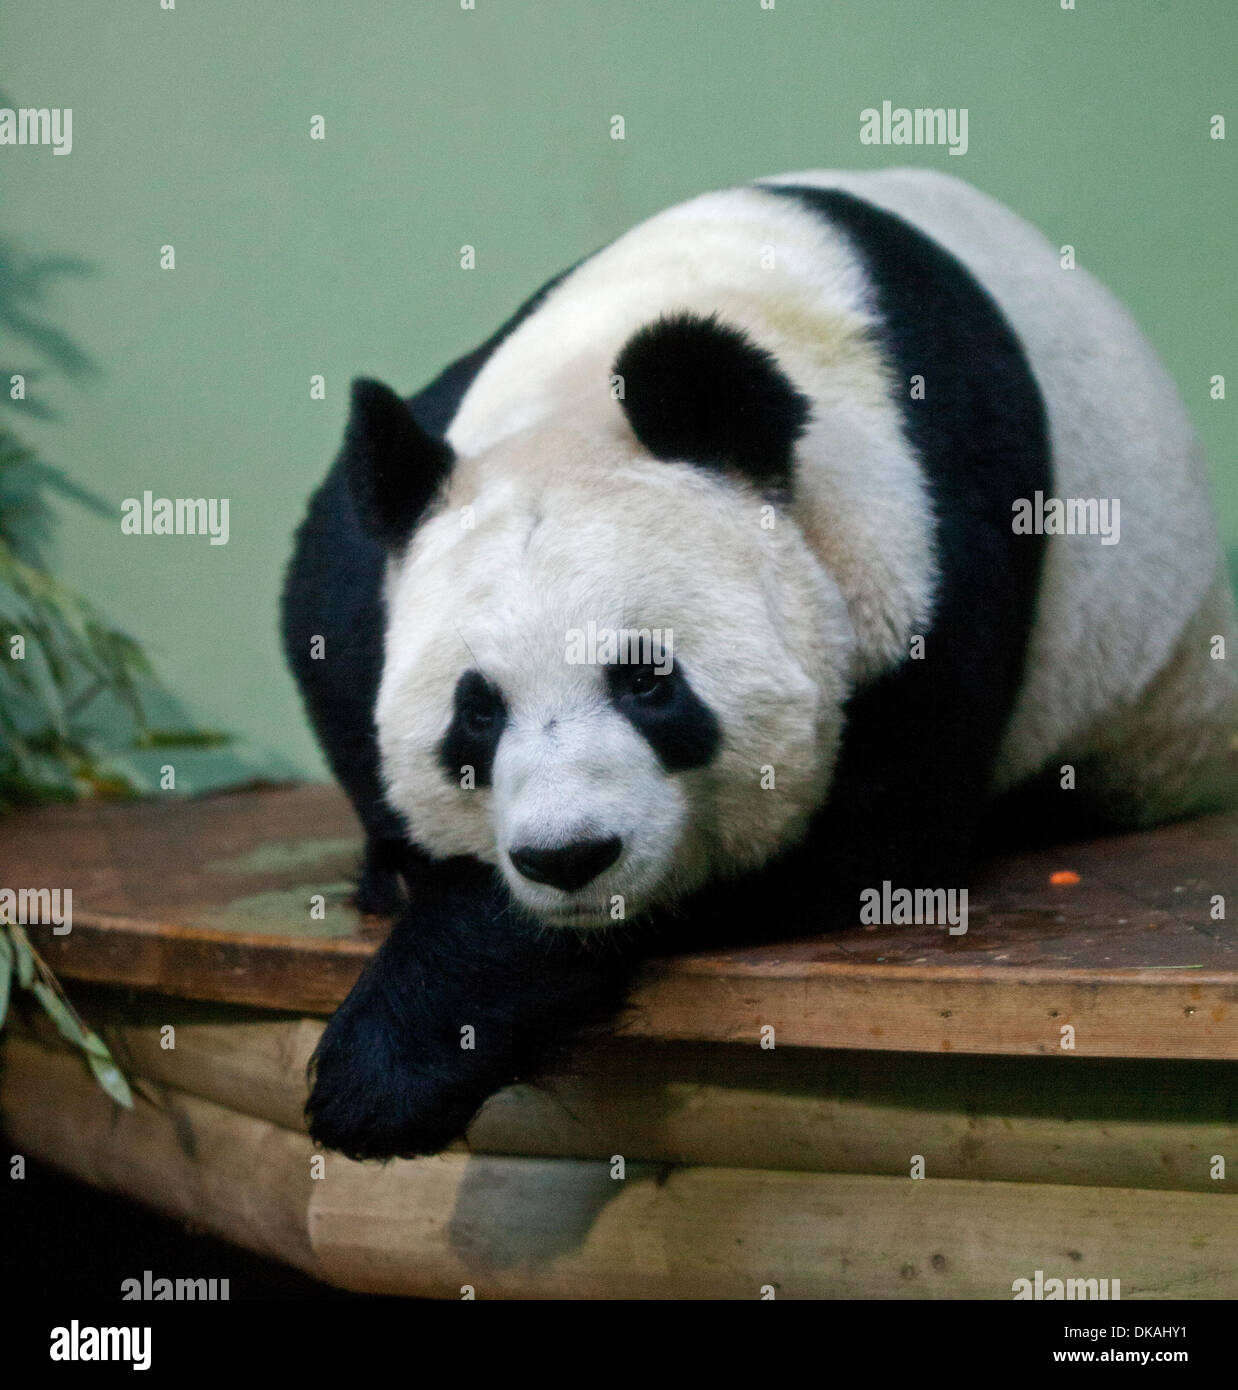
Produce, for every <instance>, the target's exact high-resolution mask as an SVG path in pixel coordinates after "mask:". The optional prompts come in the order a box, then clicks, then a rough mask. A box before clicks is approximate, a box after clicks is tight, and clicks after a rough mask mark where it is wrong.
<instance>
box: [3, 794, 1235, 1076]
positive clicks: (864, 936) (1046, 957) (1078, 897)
mask: <svg viewBox="0 0 1238 1390" xmlns="http://www.w3.org/2000/svg"><path fill="white" fill-rule="evenodd" d="M350 826H351V820H350V812H349V811H348V809H347V806H346V804H345V803H344V801H343V798H342V797H341V796H340V795H339V794H338V793H337V792H335V791H334V790H333V789H331V788H323V787H297V788H292V789H281V790H267V791H261V792H250V793H243V794H236V795H231V796H225V797H216V798H207V799H204V800H200V801H188V802H179V803H149V802H148V803H139V804H137V805H127V806H116V805H89V804H84V805H79V806H73V807H68V808H56V809H54V810H48V811H42V812H36V813H34V814H32V815H30V816H22V817H16V818H12V819H10V820H9V821H7V822H5V823H3V824H0V862H4V863H5V864H6V878H7V881H8V882H9V883H12V884H16V885H29V886H51V885H60V886H72V887H73V889H74V925H73V931H72V933H71V934H70V935H68V936H61V937H57V936H54V935H53V934H52V933H51V930H50V928H49V927H36V928H34V933H35V935H36V937H37V938H38V942H39V945H40V948H41V949H42V950H44V952H45V953H46V955H47V957H48V959H49V961H50V962H51V964H52V965H53V967H54V968H55V969H56V970H57V971H58V972H59V973H60V974H62V975H63V976H64V977H66V978H76V979H82V980H91V981H99V982H105V983H113V984H124V985H129V986H132V987H135V988H140V989H149V990H156V991H160V992H162V993H166V994H173V995H180V996H186V997H190V998H199V999H213V1000H221V1001H225V1002H231V1003H243V1004H261V1005H264V1006H267V1007H273V1008H285V1009H290V1010H294V1011H296V1012H324V1013H325V1012H328V1011H329V1010H330V1009H331V1008H333V1007H334V1006H335V1004H337V1003H338V1002H339V1000H340V999H341V998H342V997H343V995H344V994H345V993H346V992H347V989H348V988H349V986H350V984H351V982H352V981H353V979H355V977H356V974H357V972H358V971H359V970H360V968H361V966H362V964H363V963H364V961H365V959H366V958H367V957H368V956H369V954H370V953H371V952H372V951H373V949H374V947H375V945H376V944H377V941H378V940H379V939H381V933H382V929H383V927H382V924H381V923H379V922H377V921H374V920H372V919H371V920H365V919H357V918H356V917H355V916H354V915H353V914H351V912H350V910H349V909H348V907H347V905H346V903H345V901H344V898H343V893H342V888H341V884H342V883H343V882H344V880H343V879H341V878H340V877H339V876H340V875H342V874H345V873H346V870H347V869H348V867H349V865H350V864H351V862H352V858H353V854H352V850H351V847H350V846H351V841H350V839H349V835H350V833H351V832H350ZM1236 849H1238V813H1231V814H1229V815H1225V816H1219V817H1212V818H1209V819H1206V820H1200V821H1195V822H1187V823H1184V824H1182V825H1176V826H1169V827H1165V828H1162V829H1160V830H1158V831H1155V832H1149V833H1147V834H1143V835H1130V836H1121V837H1113V838H1110V839H1105V840H1098V841H1093V842H1090V843H1088V844H1086V845H1076V846H1071V847H1070V848H1069V849H1062V850H1056V851H1052V852H1046V853H1039V854H1027V855H1021V856H1018V857H1016V858H1012V859H1009V860H1006V861H1004V862H1002V863H1001V864H997V865H994V866H992V867H991V868H990V869H989V870H987V871H986V872H985V873H984V874H983V875H981V876H980V877H979V878H978V880H977V882H976V885H975V887H974V889H973V891H972V895H971V903H970V921H969V930H968V932H967V934H966V935H964V936H960V937H954V938H952V937H949V936H947V935H946V934H945V933H944V932H942V931H941V930H940V929H935V928H926V927H882V928H877V929H875V930H866V929H864V928H861V927H857V928H854V929H851V930H845V931H840V932H836V933H833V934H830V935H828V936H822V937H816V938H810V939H807V940H799V941H794V942H789V943H784V944H781V945H773V946H765V947H761V948H759V949H754V950H747V951H736V952H723V953H711V954H706V955H700V956H695V957H682V958H677V959H674V960H669V961H664V962H658V963H655V964H654V965H653V966H651V967H650V970H649V971H648V974H647V979H646V981H645V983H644V984H643V986H642V987H641V988H640V989H639V991H638V993H637V996H636V1002H637V1004H638V1006H639V1007H638V1009H637V1011H636V1013H635V1015H634V1018H633V1022H632V1025H631V1028H632V1031H633V1032H634V1033H637V1034H640V1035H642V1036H652V1037H669V1038H690V1039H696V1040H709V1041H720V1040H723V1041H724V1040H735V1039H740V1040H754V1039H756V1038H757V1037H758V1036H759V1032H760V1029H761V1028H762V1027H763V1026H764V1025H766V1024H772V1025H773V1026H774V1027H775V1029H776V1030H777V1037H778V1040H779V1042H780V1043H781V1044H786V1045H797V1046H812V1047H831V1048H864V1049H880V1050H917V1051H937V1050H942V1051H945V1050H952V1051H962V1052H995V1053H1040V1054H1056V1052H1057V1051H1059V1050H1060V1044H1061V1032H1060V1030H1061V1029H1062V1028H1063V1027H1064V1026H1066V1025H1070V1026H1073V1027H1074V1028H1075V1030H1076V1034H1077V1036H1076V1043H1075V1045H1076V1050H1077V1052H1078V1053H1080V1054H1084V1055H1090V1056H1115V1057H1117V1056H1125V1057H1157V1056H1159V1057H1176V1058H1207V1057H1223V1058H1235V1057H1238V1010H1236V1008H1235V1006H1236V1005H1238V940H1236V938H1235V933H1234V931H1233V928H1232V927H1231V926H1230V925H1228V924H1227V923H1226V922H1225V921H1214V920H1213V918H1212V903H1213V899H1214V897H1216V896H1221V897H1224V898H1225V900H1226V901H1227V902H1228V903H1229V904H1230V905H1231V908H1232V906H1233V904H1234V903H1238V853H1235V850H1236ZM1061 868H1068V869H1070V870H1072V871H1073V872H1075V873H1077V874H1078V875H1079V878H1080V881H1079V882H1078V883H1077V884H1073V885H1070V886H1067V887H1065V888H1058V887H1054V886H1052V885H1051V884H1050V883H1049V879H1050V876H1051V874H1052V873H1053V872H1054V871H1055V870H1057V869H1061ZM312 891H322V893H323V896H324V898H326V899H327V900H328V908H327V918H325V919H324V921H325V922H326V923H327V925H326V926H325V927H324V926H323V924H321V923H319V924H315V923H314V922H313V921H312V919H310V916H309V911H308V906H309V898H310V893H311V892H312ZM1231 916H1232V911H1231ZM328 919H329V920H328ZM324 931H325V932H326V934H325V935H324V934H321V933H323V932H324ZM315 933H317V934H315Z"/></svg>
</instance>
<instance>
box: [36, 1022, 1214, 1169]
mask: <svg viewBox="0 0 1238 1390" xmlns="http://www.w3.org/2000/svg"><path fill="white" fill-rule="evenodd" d="M171 1003H172V1001H162V1002H161V1003H156V1002H153V1001H152V1002H150V1003H149V1004H148V1005H146V1006H144V1007H143V1008H142V1009H141V1010H140V1015H141V1016H144V1017H145V1018H146V1019H148V1020H150V1021H147V1022H129V1023H119V1022H116V1021H115V1020H117V1019H120V1018H124V1017H129V1018H133V1017H134V1016H135V1015H137V1014H139V1011H138V1010H136V1009H134V1008H133V1007H132V1006H113V1007H112V1009H111V1010H110V1011H106V1010H105V1009H104V1008H103V1006H102V1003H101V1001H100V1000H98V999H92V1000H91V1001H90V1007H89V1012H90V1017H91V1022H92V1024H94V1025H95V1026H96V1027H98V1028H100V1030H101V1031H102V1033H103V1035H104V1037H105V1038H106V1039H107V1041H108V1044H109V1046H110V1047H111V1048H112V1051H113V1055H114V1056H116V1057H117V1058H118V1060H119V1061H120V1063H121V1065H122V1066H123V1067H124V1068H125V1070H126V1071H127V1072H128V1073H129V1074H130V1075H131V1076H140V1077H144V1078H149V1079H153V1080H155V1081H158V1082H160V1083H163V1084H166V1085H169V1086H172V1087H174V1088H176V1089H177V1090H180V1091H183V1092H188V1093H190V1094H192V1095H196V1096H199V1097H202V1098H204V1099H207V1100H211V1101H214V1102H216V1103H217V1104H220V1105H223V1106H225V1107H227V1108H228V1109H231V1110H236V1111H239V1112H241V1113H244V1114H248V1115H252V1116H254V1117H256V1118H258V1119H265V1120H270V1121H273V1122H275V1123H277V1124H280V1125H284V1126H286V1127H287V1128H291V1129H303V1127H304V1118H303V1114H302V1108H303V1106H304V1103H305V1094H306V1081H305V1067H306V1064H307V1062H308V1060H309V1056H310V1053H311V1051H312V1050H313V1047H314V1045H315V1043H316V1041H317V1039H318V1036H319V1034H320V1032H321V1024H320V1023H318V1022H317V1021H316V1020H313V1019H291V1020H283V1019H280V1020H266V1021H263V1020H254V1019H250V1020H247V1021H232V1022H208V1021H202V1018H201V1016H202V1015H203V1014H206V1012H207V1011H205V1010H201V1011H198V1012H199V1021H194V1013H193V1012H192V1011H191V1012H190V1013H189V1014H188V1015H183V1014H178V1011H177V1010H176V1008H175V1007H169V1006H170V1005H171ZM180 1008H181V1010H184V1008H185V1006H184V1005H181V1006H180ZM29 1017H30V1020H31V1021H32V1022H34V1023H36V1025H37V1029H38V1036H39V1040H40V1041H41V1042H43V1043H44V1044H51V1045H55V1044H56V1041H57V1040H56V1036H55V1030H54V1029H53V1028H52V1027H51V1024H50V1022H48V1021H45V1020H43V1019H42V1018H41V1017H40V1016H39V1015H36V1014H31V1015H30V1016H29ZM168 1022H174V1024H175V1048H174V1049H173V1050H168V1049H166V1048H165V1047H164V1046H163V1045H162V1044H163V1041H164V1036H163V1034H162V1031H161V1029H162V1026H163V1024H165V1023H168ZM468 1148H469V1149H470V1150H471V1151H472V1152H474V1153H506V1154H524V1155H541V1156H546V1157H576V1158H584V1157H593V1158H609V1157H610V1156H611V1155H612V1154H616V1153H617V1154H622V1155H624V1156H625V1157H626V1158H627V1159H629V1160H632V1159H637V1160H645V1161H649V1162H659V1163H675V1164H681V1165H683V1164H704V1165H712V1166H721V1167H742V1168H780V1169H788V1170H797V1169H800V1170H806V1171H822V1172H851V1173H870V1174H887V1175H892V1176H897V1175H905V1174H907V1173H908V1171H909V1168H910V1164H911V1158H912V1156H913V1155H916V1154H919V1155H921V1156H922V1157H923V1160H924V1162H925V1164H926V1166H927V1171H928V1173H929V1174H930V1176H932V1177H938V1178H941V1177H946V1178H964V1179H975V1180H992V1181H1015V1182H1047V1183H1058V1184H1071V1185H1086V1186H1106V1187H1146V1188H1163V1189H1175V1190H1191V1191H1198V1192H1213V1193H1216V1192H1238V1169H1235V1170H1234V1173H1233V1176H1232V1177H1231V1178H1229V1179H1228V1180H1224V1181H1217V1180H1216V1179H1214V1177H1213V1176H1212V1173H1213V1163H1212V1160H1213V1156H1214V1155H1217V1154H1220V1155H1225V1156H1228V1157H1229V1159H1230V1161H1231V1162H1232V1155H1234V1154H1235V1153H1238V1089H1236V1088H1235V1087H1234V1085H1233V1075H1232V1069H1231V1068H1229V1067H1227V1066H1226V1065H1224V1064H1221V1063H1215V1062H1213V1063H1171V1062H1112V1061H1109V1062H1105V1061H1096V1060H1090V1059H1078V1060H1074V1061H1066V1060H1053V1061H1046V1060H1043V1059H1033V1058H1000V1059H998V1058H974V1057H943V1056H933V1055H925V1054H919V1055H917V1054H902V1055H899V1056H895V1057H891V1056H889V1055H888V1054H878V1053H866V1052H814V1051H809V1050H806V1049H803V1048H778V1049H775V1050H774V1051H773V1052H767V1051H763V1050H761V1049H760V1048H753V1047H741V1046H708V1045H696V1044H678V1045H677V1044H668V1043H658V1044H656V1045H651V1044H648V1043H637V1042H617V1043H612V1044H610V1045H609V1046H606V1047H602V1048H598V1049H594V1050H592V1051H591V1052H589V1053H588V1054H587V1055H586V1056H583V1057H581V1059H580V1061H579V1065H578V1067H577V1068H576V1070H574V1071H573V1072H571V1073H570V1074H566V1075H560V1076H556V1077H553V1078H550V1079H549V1080H548V1081H547V1082H546V1083H545V1084H544V1085H542V1086H538V1087H531V1086H515V1087H510V1088H508V1089H507V1090H505V1091H502V1092H500V1093H499V1094H498V1095H497V1096H495V1097H494V1098H493V1099H492V1100H491V1101H490V1102H489V1103H488V1104H487V1105H486V1106H485V1107H484V1108H483V1110H482V1112H481V1114H480V1115H479V1116H478V1117H477V1119H476V1120H475V1121H474V1122H473V1124H472V1126H471V1127H470V1130H469V1135H468Z"/></svg>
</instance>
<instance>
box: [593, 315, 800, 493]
mask: <svg viewBox="0 0 1238 1390" xmlns="http://www.w3.org/2000/svg"><path fill="white" fill-rule="evenodd" d="M614 374H615V375H616V376H618V377H620V378H622V382H623V387H622V389H623V410H624V414H625V415H626V416H627V419H628V424H629V425H631V427H632V432H633V433H634V434H635V435H636V437H637V439H639V440H640V442H641V443H642V444H643V445H644V446H645V448H646V449H648V450H649V452H650V453H651V454H653V455H654V457H655V458H662V459H677V460H681V461H683V462H686V463H696V464H701V465H703V466H705V467H711V468H721V469H731V470H733V471H735V472H738V473H740V474H742V475H743V476H744V477H745V478H747V479H748V480H749V481H750V482H753V483H755V484H756V485H757V486H758V487H760V488H761V489H763V490H769V491H781V492H785V491H787V490H789V488H790V484H791V475H792V453H793V450H794V447H795V441H796V440H797V439H798V438H799V437H800V435H801V434H802V433H803V430H804V426H805V425H806V424H807V423H808V416H809V404H808V400H807V398H806V397H804V396H803V395H801V394H800V392H799V391H797V390H796V389H795V387H794V386H792V384H791V383H790V381H788V380H787V377H786V375H785V374H784V372H783V371H782V368H781V367H779V365H778V362H777V360H776V359H775V358H774V356H773V355H772V354H771V353H769V352H766V351H765V349H764V348H760V347H758V346H757V345H756V344H755V343H754V342H752V341H751V340H750V339H749V338H748V337H747V335H746V334H745V333H744V332H743V331H742V330H741V329H738V328H733V327H731V326H730V325H729V324H725V323H721V322H719V320H718V317H717V315H710V317H709V318H704V317H702V316H701V315H699V314H691V313H679V314H673V315H669V316H666V317H663V318H660V319H658V320H657V322H656V323H651V324H647V325H646V326H645V327H644V328H642V329H640V330H639V331H638V332H637V333H636V334H635V335H634V336H633V337H631V338H630V339H629V340H628V342H627V344H626V345H625V347H624V348H623V350H622V351H621V352H620V353H619V356H618V358H617V359H616V360H615V366H614Z"/></svg>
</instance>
